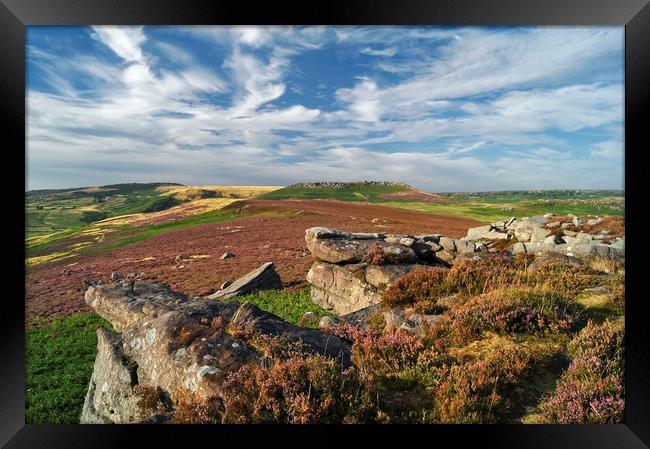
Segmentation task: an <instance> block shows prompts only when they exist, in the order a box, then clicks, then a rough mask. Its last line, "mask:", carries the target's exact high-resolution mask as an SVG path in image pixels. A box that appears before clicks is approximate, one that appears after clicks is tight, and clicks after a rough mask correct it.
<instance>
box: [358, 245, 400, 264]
mask: <svg viewBox="0 0 650 449" xmlns="http://www.w3.org/2000/svg"><path fill="white" fill-rule="evenodd" d="M361 261H362V262H364V263H367V264H368V265H386V264H394V263H399V262H400V258H399V257H398V256H396V255H394V254H390V253H386V252H385V251H384V249H383V248H382V247H381V246H379V245H377V246H375V247H373V248H372V249H371V250H370V251H368V252H367V253H366V254H365V255H364V256H363V258H362V259H361Z"/></svg>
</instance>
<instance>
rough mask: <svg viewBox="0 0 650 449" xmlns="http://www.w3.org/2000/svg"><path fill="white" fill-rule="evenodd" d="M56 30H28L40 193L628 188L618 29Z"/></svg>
mask: <svg viewBox="0 0 650 449" xmlns="http://www.w3.org/2000/svg"><path fill="white" fill-rule="evenodd" d="M55 32H57V31H53V30H52V29H48V30H38V29H31V30H30V32H29V33H28V91H27V111H28V114H27V128H28V131H27V132H28V142H27V144H28V154H27V156H28V170H29V171H28V182H29V187H30V188H40V187H57V186H69V185H73V184H74V185H81V184H101V183H112V182H123V181H156V180H163V179H164V180H172V181H178V182H185V183H219V182H224V183H236V184H269V183H270V184H282V183H287V182H294V181H299V180H317V179H337V180H345V179H360V178H367V179H370V178H372V179H394V180H400V181H404V182H409V183H412V184H415V185H416V186H418V187H420V188H424V189H428V190H481V189H490V190H492V189H497V188H525V187H535V188H543V187H549V188H550V187H563V186H564V187H609V188H619V187H620V186H621V185H622V179H623V178H622V176H623V175H622V169H621V168H620V166H621V165H622V164H620V163H619V162H621V161H622V158H623V139H622V132H621V129H622V128H621V127H622V120H623V65H622V63H623V59H622V54H623V53H622V50H623V41H622V37H623V33H622V29H620V28H565V27H558V28H553V27H541V28H512V27H504V28H472V27H467V28H457V27H454V28H452V27H420V28H415V27H402V28H395V27H362V28H359V27H338V28H331V27H188V28H179V27H162V28H155V27H154V28H149V27H104V26H102V27H93V28H89V29H86V28H77V29H74V28H72V29H70V28H68V29H67V30H60V31H58V33H60V34H59V35H55V36H50V35H48V34H47V33H55ZM65 33H69V34H65ZM100 50H101V51H100Z"/></svg>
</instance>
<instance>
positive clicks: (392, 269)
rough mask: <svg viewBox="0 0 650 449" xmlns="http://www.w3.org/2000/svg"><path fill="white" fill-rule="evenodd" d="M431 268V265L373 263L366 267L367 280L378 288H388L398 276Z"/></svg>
mask: <svg viewBox="0 0 650 449" xmlns="http://www.w3.org/2000/svg"><path fill="white" fill-rule="evenodd" d="M426 268H431V266H429V265H421V264H408V265H371V266H369V267H368V268H366V282H368V283H369V284H370V285H372V286H373V287H376V288H386V287H387V286H388V284H390V283H391V282H393V281H395V280H396V279H397V278H400V277H402V276H404V275H405V274H408V273H410V272H412V271H415V270H422V269H426Z"/></svg>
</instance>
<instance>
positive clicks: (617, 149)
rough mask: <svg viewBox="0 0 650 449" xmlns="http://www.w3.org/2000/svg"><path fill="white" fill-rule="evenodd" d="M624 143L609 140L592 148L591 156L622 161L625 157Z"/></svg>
mask: <svg viewBox="0 0 650 449" xmlns="http://www.w3.org/2000/svg"><path fill="white" fill-rule="evenodd" d="M624 152H625V150H624V149H623V144H622V142H619V141H617V140H607V141H604V142H599V143H596V144H594V145H592V146H591V155H592V156H595V157H602V158H606V159H621V158H622V157H623V155H624Z"/></svg>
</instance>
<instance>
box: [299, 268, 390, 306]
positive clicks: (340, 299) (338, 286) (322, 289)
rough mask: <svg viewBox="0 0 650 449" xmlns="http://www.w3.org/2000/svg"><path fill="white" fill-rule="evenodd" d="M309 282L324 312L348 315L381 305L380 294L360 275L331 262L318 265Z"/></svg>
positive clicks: (314, 299)
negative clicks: (330, 311) (329, 311)
mask: <svg viewBox="0 0 650 449" xmlns="http://www.w3.org/2000/svg"><path fill="white" fill-rule="evenodd" d="M307 282H309V283H310V284H311V299H312V301H314V302H315V303H316V304H318V305H319V306H321V307H322V308H323V309H325V310H333V311H335V312H336V313H338V314H341V315H342V314H346V313H350V312H354V311H355V310H359V309H362V308H364V307H368V306H370V305H372V304H378V303H379V302H380V301H381V295H380V294H379V293H378V292H377V290H376V288H375V287H373V286H372V285H370V284H369V283H368V282H366V280H365V276H364V273H363V271H361V275H360V276H359V275H356V274H355V273H353V272H351V271H349V270H347V269H345V268H344V267H341V266H339V265H335V264H331V263H328V262H315V263H314V264H313V265H312V267H311V269H310V270H309V273H307Z"/></svg>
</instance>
